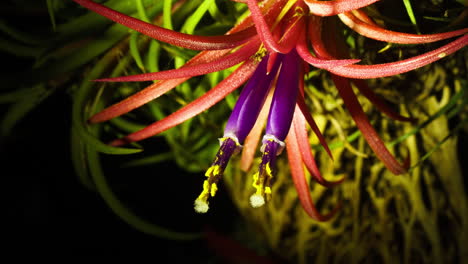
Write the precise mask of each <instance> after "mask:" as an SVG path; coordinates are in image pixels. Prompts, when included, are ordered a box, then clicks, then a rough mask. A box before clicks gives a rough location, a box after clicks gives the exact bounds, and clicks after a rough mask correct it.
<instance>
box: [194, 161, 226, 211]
mask: <svg viewBox="0 0 468 264" xmlns="http://www.w3.org/2000/svg"><path fill="white" fill-rule="evenodd" d="M205 176H206V177H208V179H206V180H205V181H204V182H203V191H202V192H201V193H200V195H199V196H198V198H197V199H196V200H195V211H197V212H198V213H206V212H207V211H208V209H209V206H208V198H209V197H210V196H211V197H213V196H215V194H216V191H217V190H218V186H217V185H216V183H217V182H218V181H219V179H220V178H221V167H220V166H219V165H213V166H211V167H209V168H208V170H206V173H205Z"/></svg>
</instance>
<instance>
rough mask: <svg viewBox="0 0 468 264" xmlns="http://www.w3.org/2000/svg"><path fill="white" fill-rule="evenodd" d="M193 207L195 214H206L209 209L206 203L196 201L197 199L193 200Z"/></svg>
mask: <svg viewBox="0 0 468 264" xmlns="http://www.w3.org/2000/svg"><path fill="white" fill-rule="evenodd" d="M194 207H195V211H196V212H197V213H200V214H204V213H206V212H208V209H209V208H210V207H209V206H208V203H207V202H206V201H202V200H198V199H197V200H195V204H194Z"/></svg>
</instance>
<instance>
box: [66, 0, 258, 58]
mask: <svg viewBox="0 0 468 264" xmlns="http://www.w3.org/2000/svg"><path fill="white" fill-rule="evenodd" d="M73 1H75V2H76V3H78V4H80V5H82V6H83V7H86V8H88V9H90V10H92V11H94V12H96V13H98V14H100V15H102V16H104V17H107V18H108V19H110V20H112V21H114V22H117V23H119V24H122V25H124V26H126V27H128V28H131V29H133V30H136V31H138V32H140V33H142V34H144V35H147V36H149V37H151V38H154V39H157V40H160V41H163V42H166V43H169V44H171V45H175V46H179V47H183V48H187V49H192V50H215V49H228V48H233V47H236V46H239V45H241V44H242V43H244V42H246V41H247V40H248V39H249V38H250V37H252V36H254V35H255V28H254V27H249V28H247V29H245V30H241V31H239V32H236V33H232V34H230V35H222V36H196V35H189V34H184V33H180V32H176V31H173V30H169V29H166V28H162V27H159V26H156V25H153V24H150V23H146V22H144V21H141V20H139V19H136V18H133V17H131V16H127V15H125V14H122V13H120V12H118V11H115V10H112V9H110V8H108V7H106V6H103V5H100V4H98V3H95V2H93V1H90V0H73Z"/></svg>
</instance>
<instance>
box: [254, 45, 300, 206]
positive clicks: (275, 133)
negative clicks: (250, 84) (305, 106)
mask: <svg viewBox="0 0 468 264" xmlns="http://www.w3.org/2000/svg"><path fill="white" fill-rule="evenodd" d="M301 63H302V61H301V60H300V57H299V55H298V54H297V52H296V50H295V49H293V50H292V51H291V52H289V53H288V54H286V55H284V57H283V59H282V65H281V70H280V72H279V76H278V80H277V82H276V88H275V93H274V94H273V100H272V103H271V106H270V112H269V114H268V123H267V127H266V131H265V136H264V137H263V140H262V143H263V145H262V148H261V151H262V152H263V155H262V162H261V163H260V166H259V169H258V172H257V173H255V174H254V176H253V180H254V182H253V184H252V186H253V187H254V188H255V189H256V192H255V193H254V194H253V195H252V196H251V197H250V204H251V205H252V207H260V206H262V205H263V204H265V201H268V200H269V199H270V198H271V187H270V186H271V179H272V178H273V169H274V164H275V160H276V156H277V155H279V154H281V152H282V151H283V149H284V146H285V144H284V142H283V140H284V139H285V138H286V136H287V135H288V132H289V128H290V127H291V122H292V118H293V115H294V109H295V105H296V99H297V94H298V92H299V76H300V73H301Z"/></svg>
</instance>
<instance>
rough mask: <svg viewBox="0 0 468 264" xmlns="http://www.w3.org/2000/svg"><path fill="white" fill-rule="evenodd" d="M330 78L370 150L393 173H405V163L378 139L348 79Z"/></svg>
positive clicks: (334, 76) (333, 76)
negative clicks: (399, 160)
mask: <svg viewBox="0 0 468 264" xmlns="http://www.w3.org/2000/svg"><path fill="white" fill-rule="evenodd" d="M332 79H333V82H334V83H335V86H336V88H337V89H338V92H339V93H340V96H341V98H343V101H344V104H345V105H346V108H348V111H349V112H350V114H351V117H352V118H353V120H354V122H355V123H356V125H357V127H358V128H359V130H361V132H362V135H363V136H364V138H365V139H366V141H367V143H368V144H369V146H370V147H371V148H372V150H373V151H374V152H375V154H376V155H377V157H378V158H379V159H380V160H381V161H382V162H383V163H384V164H385V167H387V168H388V169H389V170H390V171H391V172H392V173H393V174H396V175H398V174H403V173H406V170H407V169H408V168H407V167H405V165H402V164H400V163H399V162H398V161H397V160H396V159H395V157H394V156H393V155H392V154H391V153H390V151H389V150H388V149H387V147H386V146H385V144H384V143H383V141H382V139H380V137H379V135H378V134H377V132H376V131H375V130H374V128H373V127H372V125H371V124H370V122H369V119H367V116H366V114H365V113H364V111H363V110H362V107H361V105H360V104H359V101H358V100H357V98H356V95H355V94H354V92H353V89H352V87H351V84H350V82H349V80H347V79H345V78H343V77H340V76H336V75H332Z"/></svg>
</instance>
